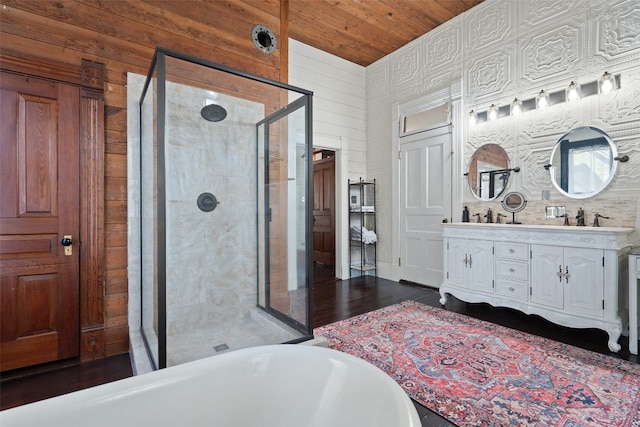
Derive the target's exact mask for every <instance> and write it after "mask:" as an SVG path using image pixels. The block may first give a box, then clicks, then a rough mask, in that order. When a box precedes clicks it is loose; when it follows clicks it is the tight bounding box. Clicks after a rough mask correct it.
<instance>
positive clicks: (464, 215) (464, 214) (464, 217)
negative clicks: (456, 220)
mask: <svg viewBox="0 0 640 427" xmlns="http://www.w3.org/2000/svg"><path fill="white" fill-rule="evenodd" d="M462 222H469V208H468V207H466V206H465V207H464V209H463V210H462Z"/></svg>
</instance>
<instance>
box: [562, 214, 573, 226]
mask: <svg viewBox="0 0 640 427" xmlns="http://www.w3.org/2000/svg"><path fill="white" fill-rule="evenodd" d="M560 216H563V217H564V225H571V224H569V215H568V214H564V215H560Z"/></svg>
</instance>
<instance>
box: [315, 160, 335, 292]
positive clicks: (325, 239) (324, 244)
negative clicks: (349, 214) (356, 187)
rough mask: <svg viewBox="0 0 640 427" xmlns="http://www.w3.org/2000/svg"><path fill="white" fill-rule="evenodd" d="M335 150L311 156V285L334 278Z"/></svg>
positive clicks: (331, 280) (330, 280)
mask: <svg viewBox="0 0 640 427" xmlns="http://www.w3.org/2000/svg"><path fill="white" fill-rule="evenodd" d="M335 154H336V153H335V151H333V150H327V149H320V150H318V149H316V150H314V153H313V269H314V284H321V283H327V282H333V281H335V280H337V278H336V277H335V276H336V157H335Z"/></svg>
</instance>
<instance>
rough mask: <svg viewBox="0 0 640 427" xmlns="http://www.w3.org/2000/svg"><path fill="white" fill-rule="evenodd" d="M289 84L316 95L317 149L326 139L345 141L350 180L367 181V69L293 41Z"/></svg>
mask: <svg viewBox="0 0 640 427" xmlns="http://www.w3.org/2000/svg"><path fill="white" fill-rule="evenodd" d="M289 84H291V85H293V86H297V87H301V88H304V89H307V90H310V91H313V137H314V138H313V139H314V145H317V144H318V143H320V144H322V141H323V140H326V139H334V140H342V141H343V144H344V145H343V149H344V150H345V151H346V155H347V157H348V165H347V172H348V177H349V178H351V179H358V178H359V177H363V178H364V177H365V176H366V173H367V170H366V160H367V159H366V150H367V147H366V145H367V142H366V140H367V139H366V133H367V128H366V109H367V105H366V93H365V68H364V67H362V66H360V65H357V64H354V63H352V62H349V61H346V60H344V59H342V58H338V57H337V56H334V55H331V54H328V53H326V52H323V51H321V50H318V49H316V48H313V47H311V46H308V45H305V44H303V43H300V42H298V41H296V40H293V39H291V40H289ZM342 184H343V185H345V186H346V185H347V183H346V182H344V183H342Z"/></svg>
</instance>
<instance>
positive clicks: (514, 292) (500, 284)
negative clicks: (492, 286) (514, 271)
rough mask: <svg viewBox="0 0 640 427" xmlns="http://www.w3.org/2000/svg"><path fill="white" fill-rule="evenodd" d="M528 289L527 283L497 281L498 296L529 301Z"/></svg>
mask: <svg viewBox="0 0 640 427" xmlns="http://www.w3.org/2000/svg"><path fill="white" fill-rule="evenodd" d="M528 287H529V286H528V285H527V284H526V283H520V282H511V281H509V280H496V294H498V295H503V296H507V297H510V298H517V299H519V300H524V301H526V300H527V294H528V291H527V288H528Z"/></svg>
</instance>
